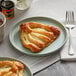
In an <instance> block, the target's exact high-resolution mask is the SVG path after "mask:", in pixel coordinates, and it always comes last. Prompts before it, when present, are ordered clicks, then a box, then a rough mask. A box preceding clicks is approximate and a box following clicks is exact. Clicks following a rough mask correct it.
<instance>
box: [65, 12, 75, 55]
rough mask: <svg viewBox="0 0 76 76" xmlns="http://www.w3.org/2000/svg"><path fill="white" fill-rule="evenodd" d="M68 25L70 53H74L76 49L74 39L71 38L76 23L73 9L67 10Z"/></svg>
mask: <svg viewBox="0 0 76 76" xmlns="http://www.w3.org/2000/svg"><path fill="white" fill-rule="evenodd" d="M66 27H67V29H68V34H69V47H68V54H69V55H74V49H73V46H72V39H71V30H72V29H73V28H74V27H75V25H74V12H73V11H66Z"/></svg>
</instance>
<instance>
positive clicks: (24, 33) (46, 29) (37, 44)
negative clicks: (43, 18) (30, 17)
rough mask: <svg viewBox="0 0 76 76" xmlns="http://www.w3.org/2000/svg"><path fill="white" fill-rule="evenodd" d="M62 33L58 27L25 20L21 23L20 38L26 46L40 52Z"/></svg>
mask: <svg viewBox="0 0 76 76" xmlns="http://www.w3.org/2000/svg"><path fill="white" fill-rule="evenodd" d="M59 34H60V30H59V29H58V28H57V27H54V26H50V25H45V24H41V23H37V22H25V23H22V24H21V25H20V39H21V43H22V44H23V46H24V47H25V48H28V49H30V50H31V51H32V52H39V51H41V50H42V49H44V48H45V47H46V46H48V45H49V44H51V43H52V42H53V41H54V40H55V39H56V38H57V37H58V36H59Z"/></svg>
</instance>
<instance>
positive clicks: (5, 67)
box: [0, 60, 24, 76]
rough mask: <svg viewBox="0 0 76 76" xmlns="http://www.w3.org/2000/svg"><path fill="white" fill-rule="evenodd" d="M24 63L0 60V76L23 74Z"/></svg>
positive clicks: (18, 75) (21, 75) (19, 75)
mask: <svg viewBox="0 0 76 76" xmlns="http://www.w3.org/2000/svg"><path fill="white" fill-rule="evenodd" d="M23 70H24V65H23V64H22V63H21V62H18V61H9V60H5V61H0V76H24V73H23Z"/></svg>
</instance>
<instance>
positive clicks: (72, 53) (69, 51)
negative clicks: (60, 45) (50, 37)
mask: <svg viewBox="0 0 76 76" xmlns="http://www.w3.org/2000/svg"><path fill="white" fill-rule="evenodd" d="M68 33H69V47H68V54H69V55H74V49H73V46H72V37H71V28H70V27H69V28H68Z"/></svg>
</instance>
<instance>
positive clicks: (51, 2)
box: [0, 0, 76, 76]
mask: <svg viewBox="0 0 76 76" xmlns="http://www.w3.org/2000/svg"><path fill="white" fill-rule="evenodd" d="M66 10H73V11H74V12H75V13H76V0H32V4H31V6H30V8H29V9H28V10H26V11H25V10H24V11H19V10H17V9H16V10H15V17H14V18H13V19H11V20H7V23H6V26H5V37H4V41H3V42H2V43H0V57H13V58H18V57H20V56H22V55H23V54H22V53H21V52H19V51H17V50H16V49H15V48H13V47H12V45H11V44H10V42H9V37H8V35H9V32H10V28H11V26H13V25H14V24H15V23H17V22H19V21H20V20H22V19H25V18H28V17H34V16H44V17H50V18H54V19H57V20H58V21H60V22H63V21H64V20H65V12H66ZM75 19H76V16H75ZM72 34H73V35H72V37H73V42H74V48H75V49H76V45H75V44H76V43H75V42H76V38H75V37H76V29H74V30H73V31H72ZM59 64H60V62H58V63H57V65H59ZM61 65H62V64H61ZM54 67H55V66H54ZM50 68H53V66H50ZM60 68H61V67H60ZM55 71H56V70H55ZM49 72H50V71H49ZM45 73H46V74H45ZM51 73H52V74H51ZM56 73H58V74H57V75H56V74H54V71H51V72H50V73H48V70H47V69H46V70H45V71H43V72H41V73H39V74H37V75H36V76H46V75H48V76H50V75H51V76H61V74H60V73H59V72H56ZM74 73H75V72H74ZM62 74H63V76H76V74H75V75H70V74H68V75H64V73H62Z"/></svg>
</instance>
